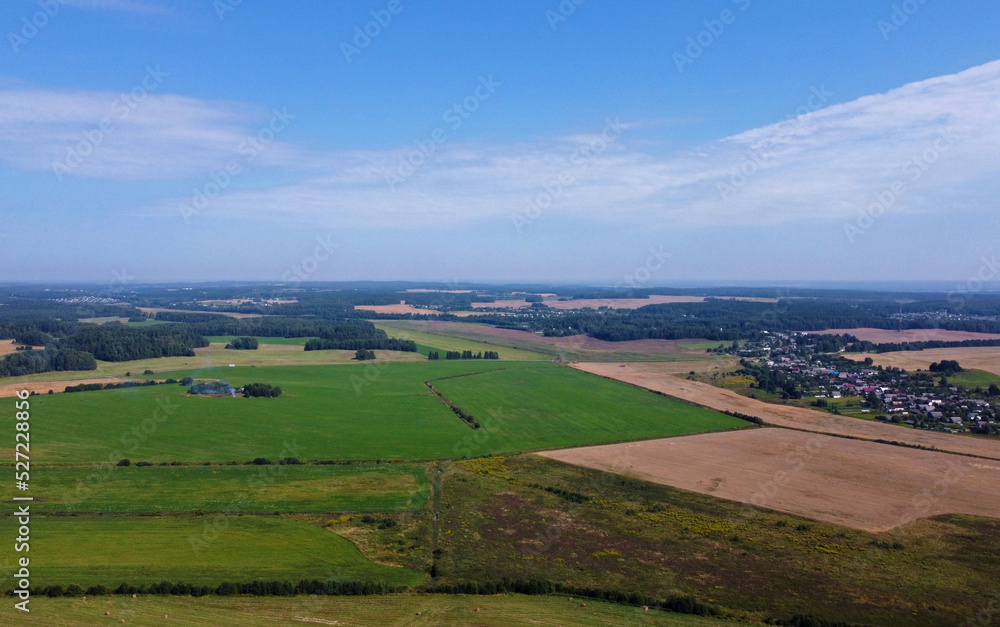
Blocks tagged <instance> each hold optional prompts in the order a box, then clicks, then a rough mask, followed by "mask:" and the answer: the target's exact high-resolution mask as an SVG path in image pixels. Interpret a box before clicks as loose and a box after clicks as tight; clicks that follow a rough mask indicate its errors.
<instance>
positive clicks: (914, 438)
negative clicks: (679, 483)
mask: <svg viewBox="0 0 1000 627" xmlns="http://www.w3.org/2000/svg"><path fill="white" fill-rule="evenodd" d="M573 367H574V368H578V369H580V370H583V371H585V372H590V373H592V374H596V375H600V376H603V377H608V378H611V379H616V380H618V381H623V382H625V383H631V384H633V385H638V386H639V387H644V388H647V389H650V390H656V391H657V392H663V393H664V394H667V395H668V396H673V397H675V398H679V399H682V400H685V401H688V402H691V403H695V404H698V405H704V406H705V407H711V408H712V409H715V410H717V411H734V412H740V413H743V414H748V415H751V416H756V417H758V418H760V419H761V420H763V421H765V422H767V423H768V424H771V425H774V426H778V427H788V428H791V429H802V430H805V431H813V432H816V433H828V434H831V435H839V436H849V437H853V438H861V439H864V440H890V441H892V440H895V441H897V442H904V443H906V444H910V445H913V446H923V447H927V448H933V449H936V450H939V451H947V452H951V453H960V454H963V455H976V456H978V457H986V458H990V459H996V460H1000V442H998V441H996V440H987V439H985V438H978V437H974V436H964V435H958V434H954V435H952V434H948V433H937V432H934V431H921V430H918V429H909V428H906V427H901V426H896V425H889V424H884V423H881V422H874V421H869V420H860V419H858V418H847V417H844V416H835V415H833V414H828V413H826V412H821V411H814V410H811V409H805V408H802V407H794V406H790V405H776V404H774V403H765V402H763V401H758V400H755V399H752V398H747V397H746V396H740V395H739V394H737V393H736V392H733V391H732V390H724V389H722V388H717V387H714V386H711V385H708V384H706V383H699V382H698V381H689V380H688V379H682V378H680V377H678V376H675V375H674V374H671V371H672V370H673V368H672V366H671V365H670V364H659V363H629V364H615V363H580V364H574V365H573Z"/></svg>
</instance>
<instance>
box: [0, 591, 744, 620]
mask: <svg viewBox="0 0 1000 627" xmlns="http://www.w3.org/2000/svg"><path fill="white" fill-rule="evenodd" d="M586 604H587V606H586V607H582V606H581V605H580V602H579V601H578V600H574V601H570V600H569V599H568V598H567V597H565V596H541V597H535V596H521V595H508V596H458V595H388V596H381V597H292V598H222V597H202V598H197V599H195V598H191V597H156V596H141V597H139V598H137V599H131V598H127V597H126V598H122V597H117V596H109V597H91V598H89V599H87V600H86V601H81V600H80V599H48V598H45V597H38V598H32V600H31V606H30V607H31V614H30V615H26V614H24V612H19V611H16V610H14V608H13V603H4V604H3V605H0V623H3V624H5V625H46V626H51V625H108V624H109V623H118V621H119V620H122V619H124V620H125V624H126V625H140V626H142V625H163V624H164V623H165V622H168V623H172V624H179V625H198V626H200V625H205V626H214V625H241V626H244V625H245V626H246V627H265V626H266V627H271V626H273V625H275V624H303V625H309V624H318V625H377V626H382V625H456V626H460V625H469V624H475V625H482V626H484V627H508V626H510V625H525V624H533V625H563V626H565V627H593V625H628V626H635V627H642V626H645V625H658V626H661V627H741V626H742V625H745V624H746V623H737V622H731V621H723V620H717V619H711V618H699V617H695V616H684V615H681V614H671V613H667V612H660V611H656V610H651V611H649V612H643V611H642V608H638V607H624V606H621V605H613V604H610V603H604V602H602V601H594V600H586ZM476 608H478V609H479V611H478V612H477V611H476ZM105 612H108V613H109V614H110V615H109V616H105V615H104V613H105ZM418 612H419V616H418V615H417V613H418ZM164 616H167V617H168V621H164V620H163V617H164Z"/></svg>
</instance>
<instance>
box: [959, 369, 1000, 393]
mask: <svg viewBox="0 0 1000 627" xmlns="http://www.w3.org/2000/svg"><path fill="white" fill-rule="evenodd" d="M948 382H949V383H951V384H952V385H960V386H962V387H964V388H968V389H970V390H974V389H976V388H977V387H981V388H984V389H985V388H988V387H990V386H991V385H1000V375H996V374H993V373H992V372H986V371H985V370H974V369H969V370H966V371H964V372H959V373H957V374H953V375H952V376H950V377H948Z"/></svg>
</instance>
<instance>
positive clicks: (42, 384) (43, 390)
mask: <svg viewBox="0 0 1000 627" xmlns="http://www.w3.org/2000/svg"><path fill="white" fill-rule="evenodd" d="M53 374H56V373H53ZM122 381H128V379H122V378H120V377H92V378H90V379H62V380H52V381H30V382H25V383H6V384H4V385H0V398H7V397H9V396H15V395H16V394H17V393H18V392H20V391H21V390H28V391H29V392H34V393H35V394H48V392H49V390H52V391H53V392H54V393H56V394H58V393H60V392H62V391H64V390H65V389H66V386H67V385H80V384H81V383H100V384H101V385H106V384H108V383H121V382H122Z"/></svg>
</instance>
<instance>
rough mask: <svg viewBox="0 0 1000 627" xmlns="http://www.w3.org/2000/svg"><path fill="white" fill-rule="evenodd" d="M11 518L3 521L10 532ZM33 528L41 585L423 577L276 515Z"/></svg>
mask: <svg viewBox="0 0 1000 627" xmlns="http://www.w3.org/2000/svg"><path fill="white" fill-rule="evenodd" d="M10 522H11V521H10V520H9V519H8V520H5V521H4V527H5V530H8V531H10V530H9V526H10ZM33 531H34V537H33V540H34V542H33V543H32V545H31V549H32V554H33V555H32V563H35V564H38V566H37V567H36V568H35V570H34V573H33V574H34V578H33V582H32V583H34V584H36V585H39V586H43V587H44V586H46V585H50V584H58V585H63V586H65V585H68V584H72V583H76V584H79V585H80V586H82V587H84V588H86V587H88V586H91V585H97V584H105V585H108V586H114V585H117V584H118V583H121V582H123V581H125V582H128V583H131V584H134V585H140V584H143V583H145V584H152V583H157V582H159V581H162V580H169V581H184V582H186V583H190V584H198V585H203V584H204V585H218V584H219V583H221V582H224V581H236V582H242V581H253V580H255V579H265V580H277V581H284V580H294V581H299V580H300V579H302V578H303V577H305V578H318V579H322V580H343V581H384V582H386V583H387V584H391V585H413V584H416V583H419V582H421V581H422V580H423V579H424V576H423V575H422V574H420V573H416V572H413V571H411V570H407V569H404V568H393V567H388V566H382V565H380V564H375V563H374V562H371V561H369V560H368V559H366V558H365V557H364V556H363V555H362V554H361V552H360V551H358V549H357V547H355V546H354V545H353V544H351V543H350V542H348V541H347V540H345V539H343V538H342V537H340V536H338V535H336V534H334V533H331V532H329V531H327V530H325V529H323V528H321V527H317V526H315V525H312V524H308V523H305V522H300V521H296V520H291V519H287V518H281V517H273V516H214V517H208V518H205V517H177V516H170V517H137V518H111V517H101V518H92V517H86V518H81V517H73V518H64V517H55V518H46V519H45V520H44V522H41V523H36V524H35V526H34V528H33Z"/></svg>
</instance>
